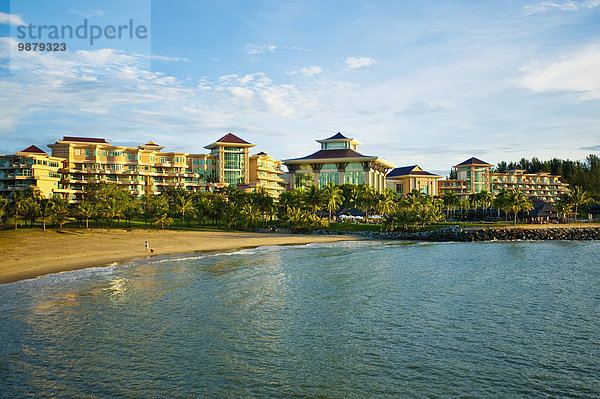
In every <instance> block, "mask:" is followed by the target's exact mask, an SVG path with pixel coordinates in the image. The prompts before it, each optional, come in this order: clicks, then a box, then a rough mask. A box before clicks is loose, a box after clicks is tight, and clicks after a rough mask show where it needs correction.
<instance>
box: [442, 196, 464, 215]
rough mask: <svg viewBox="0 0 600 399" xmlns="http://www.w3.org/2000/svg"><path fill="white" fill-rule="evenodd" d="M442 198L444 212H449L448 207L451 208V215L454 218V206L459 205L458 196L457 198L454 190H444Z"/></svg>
mask: <svg viewBox="0 0 600 399" xmlns="http://www.w3.org/2000/svg"><path fill="white" fill-rule="evenodd" d="M442 198H443V200H444V206H445V207H446V212H450V208H452V216H453V217H454V218H456V207H457V206H458V205H460V198H458V195H456V193H455V192H454V191H446V192H445V193H444V196H443V197H442Z"/></svg>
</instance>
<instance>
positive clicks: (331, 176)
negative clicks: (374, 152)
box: [283, 132, 394, 191]
mask: <svg viewBox="0 0 600 399" xmlns="http://www.w3.org/2000/svg"><path fill="white" fill-rule="evenodd" d="M316 141H317V143H319V144H321V149H320V150H319V151H317V152H315V153H313V154H310V155H307V156H305V157H302V158H294V159H286V160H284V161H283V163H284V164H285V166H286V167H287V168H288V170H289V185H290V189H292V190H293V189H294V188H296V187H305V186H308V185H311V184H314V185H316V186H317V187H324V186H326V185H327V184H328V183H334V184H367V185H370V186H372V187H374V188H375V189H376V190H378V191H383V190H385V187H386V185H385V177H386V174H387V171H388V170H389V169H392V168H393V167H394V165H393V164H391V163H390V162H388V161H386V160H385V159H383V158H380V157H378V156H369V155H363V154H361V153H359V152H358V146H359V145H360V142H358V141H357V140H355V139H353V138H348V137H345V136H344V135H342V134H341V133H339V132H338V133H337V134H335V135H334V136H332V137H329V138H327V139H323V140H316Z"/></svg>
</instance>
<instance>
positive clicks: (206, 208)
mask: <svg viewBox="0 0 600 399" xmlns="http://www.w3.org/2000/svg"><path fill="white" fill-rule="evenodd" d="M210 198H211V197H210V194H206V193H200V194H199V195H197V196H196V201H195V206H196V217H197V218H198V224H199V225H200V226H202V227H204V222H205V219H206V217H207V216H208V215H209V214H210V210H211V207H212V201H211V199H210Z"/></svg>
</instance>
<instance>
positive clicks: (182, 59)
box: [150, 54, 191, 62]
mask: <svg viewBox="0 0 600 399" xmlns="http://www.w3.org/2000/svg"><path fill="white" fill-rule="evenodd" d="M150 58H152V61H162V62H191V61H190V59H189V58H186V57H166V56H163V55H157V54H152V56H151V57H150Z"/></svg>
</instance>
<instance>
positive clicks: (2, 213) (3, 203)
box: [0, 198, 10, 224]
mask: <svg viewBox="0 0 600 399" xmlns="http://www.w3.org/2000/svg"><path fill="white" fill-rule="evenodd" d="M9 213H10V212H9V202H8V200H7V199H6V198H0V221H1V222H2V224H6V220H7V219H8V215H9Z"/></svg>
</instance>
